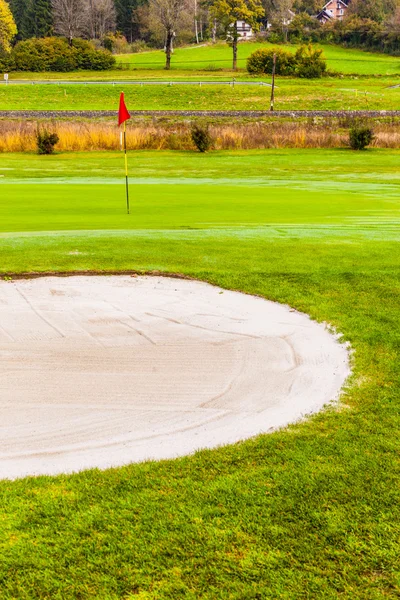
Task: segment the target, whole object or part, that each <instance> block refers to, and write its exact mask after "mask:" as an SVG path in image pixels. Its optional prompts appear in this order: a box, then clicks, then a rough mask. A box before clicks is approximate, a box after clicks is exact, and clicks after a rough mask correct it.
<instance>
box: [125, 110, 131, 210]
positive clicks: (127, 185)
mask: <svg viewBox="0 0 400 600" xmlns="http://www.w3.org/2000/svg"><path fill="white" fill-rule="evenodd" d="M124 152H125V186H126V212H127V214H128V215H129V214H130V209H129V176H128V155H127V153H126V121H124Z"/></svg>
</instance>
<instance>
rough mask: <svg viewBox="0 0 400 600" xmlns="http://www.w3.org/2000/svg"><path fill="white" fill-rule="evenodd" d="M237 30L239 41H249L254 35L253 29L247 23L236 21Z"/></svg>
mask: <svg viewBox="0 0 400 600" xmlns="http://www.w3.org/2000/svg"><path fill="white" fill-rule="evenodd" d="M236 29H237V33H238V37H239V40H248V39H249V38H251V37H253V35H254V31H253V28H252V27H251V25H249V24H248V23H246V22H245V21H236Z"/></svg>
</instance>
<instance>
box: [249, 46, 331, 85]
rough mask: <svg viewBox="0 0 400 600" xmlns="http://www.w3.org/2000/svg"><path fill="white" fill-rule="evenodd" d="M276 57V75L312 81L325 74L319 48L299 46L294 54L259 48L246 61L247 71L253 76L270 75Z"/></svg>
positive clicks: (276, 48)
mask: <svg viewBox="0 0 400 600" xmlns="http://www.w3.org/2000/svg"><path fill="white" fill-rule="evenodd" d="M274 56H276V68H275V72H276V74H277V75H288V76H292V77H305V78H307V79H313V78H318V77H322V76H323V75H324V73H325V72H326V60H325V57H324V55H323V51H322V50H321V49H320V48H313V46H312V45H311V44H309V45H308V46H305V45H303V46H300V48H298V49H297V50H296V52H295V53H293V52H290V51H289V50H285V49H284V48H280V47H279V46H278V47H272V48H259V49H258V50H256V51H255V52H253V54H251V55H250V56H249V58H248V59H247V70H248V72H249V73H251V74H253V75H261V74H267V75H270V74H271V73H272V70H273V63H274Z"/></svg>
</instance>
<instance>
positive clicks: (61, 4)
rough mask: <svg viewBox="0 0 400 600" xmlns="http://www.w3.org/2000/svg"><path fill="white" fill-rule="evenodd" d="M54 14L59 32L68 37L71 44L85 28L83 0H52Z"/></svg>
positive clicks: (56, 28) (55, 24)
mask: <svg viewBox="0 0 400 600" xmlns="http://www.w3.org/2000/svg"><path fill="white" fill-rule="evenodd" d="M51 4H52V7H53V15H54V26H55V30H56V32H57V33H59V34H60V35H63V36H65V37H66V38H67V40H68V42H69V45H70V46H72V40H73V38H75V37H79V36H80V35H82V33H83V32H84V30H85V24H86V18H85V11H84V10H82V0H51Z"/></svg>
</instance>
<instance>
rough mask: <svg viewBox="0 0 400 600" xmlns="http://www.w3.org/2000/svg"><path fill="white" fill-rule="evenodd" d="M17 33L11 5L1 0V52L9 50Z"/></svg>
mask: <svg viewBox="0 0 400 600" xmlns="http://www.w3.org/2000/svg"><path fill="white" fill-rule="evenodd" d="M16 34H17V26H16V25H15V21H14V18H13V16H12V13H11V10H10V7H9V5H8V3H7V2H6V1H5V0H0V52H9V51H10V49H11V42H12V40H13V38H14V37H15V35H16Z"/></svg>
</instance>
